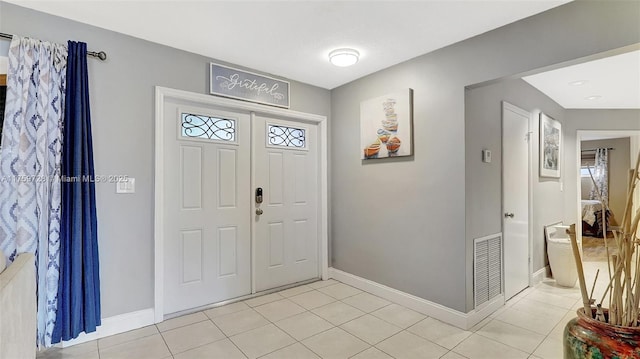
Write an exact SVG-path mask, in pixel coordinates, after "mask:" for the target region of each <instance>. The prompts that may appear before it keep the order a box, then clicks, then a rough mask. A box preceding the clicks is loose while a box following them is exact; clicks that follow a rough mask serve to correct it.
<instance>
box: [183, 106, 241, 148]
mask: <svg viewBox="0 0 640 359" xmlns="http://www.w3.org/2000/svg"><path fill="white" fill-rule="evenodd" d="M180 135H181V136H182V137H188V138H199V139H206V140H216V141H227V142H236V121H235V120H232V119H228V118H219V117H210V116H204V115H195V114H192V113H183V114H182V115H181V116H180Z"/></svg>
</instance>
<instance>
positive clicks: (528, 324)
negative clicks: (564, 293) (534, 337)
mask: <svg viewBox="0 0 640 359" xmlns="http://www.w3.org/2000/svg"><path fill="white" fill-rule="evenodd" d="M496 319H498V320H500V321H503V322H505V323H509V324H511V325H515V326H516V327H520V328H524V329H528V330H531V331H534V332H536V333H538V334H543V335H547V334H549V333H550V332H551V330H552V329H553V327H555V326H556V324H558V322H559V321H560V319H561V318H558V319H556V320H552V319H551V318H549V317H542V316H539V315H535V314H529V313H527V312H522V311H519V310H516V309H512V308H507V309H506V310H505V311H504V312H502V313H501V314H500V315H498V316H497V317H496Z"/></svg>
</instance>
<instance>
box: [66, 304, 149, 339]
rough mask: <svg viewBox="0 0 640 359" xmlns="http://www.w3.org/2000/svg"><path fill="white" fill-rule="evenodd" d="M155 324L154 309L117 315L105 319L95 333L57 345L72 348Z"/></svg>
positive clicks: (84, 334)
mask: <svg viewBox="0 0 640 359" xmlns="http://www.w3.org/2000/svg"><path fill="white" fill-rule="evenodd" d="M153 323H154V314H153V308H149V309H143V310H139V311H137V312H131V313H125V314H120V315H115V316H113V317H108V318H103V319H102V325H100V326H99V327H97V328H96V331H95V332H93V333H89V334H87V333H80V335H79V336H78V337H77V338H75V339H72V340H68V341H65V342H62V343H60V344H57V345H56V346H58V347H60V348H66V347H70V346H72V345H76V344H81V343H85V342H88V341H91V340H96V339H100V338H104V337H108V336H110V335H114V334H119V333H124V332H128V331H130V330H134V329H138V328H142V327H146V326H147V325H152V324H153Z"/></svg>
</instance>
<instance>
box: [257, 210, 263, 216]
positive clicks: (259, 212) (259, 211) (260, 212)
mask: <svg viewBox="0 0 640 359" xmlns="http://www.w3.org/2000/svg"><path fill="white" fill-rule="evenodd" d="M263 213H264V211H263V210H262V209H261V208H256V214H257V215H258V216H259V215H261V214H263Z"/></svg>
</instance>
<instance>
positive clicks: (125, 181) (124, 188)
mask: <svg viewBox="0 0 640 359" xmlns="http://www.w3.org/2000/svg"><path fill="white" fill-rule="evenodd" d="M116 193H136V179H135V178H132V177H128V178H122V179H119V180H118V182H116Z"/></svg>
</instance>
